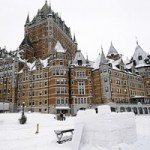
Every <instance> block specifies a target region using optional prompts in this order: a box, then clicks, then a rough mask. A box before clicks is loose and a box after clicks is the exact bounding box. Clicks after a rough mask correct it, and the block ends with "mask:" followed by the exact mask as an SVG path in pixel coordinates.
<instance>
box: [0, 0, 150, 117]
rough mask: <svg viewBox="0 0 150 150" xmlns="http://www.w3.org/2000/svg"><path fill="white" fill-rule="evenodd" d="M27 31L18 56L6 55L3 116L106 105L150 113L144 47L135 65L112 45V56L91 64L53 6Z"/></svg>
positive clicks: (2, 57)
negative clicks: (22, 112)
mask: <svg viewBox="0 0 150 150" xmlns="http://www.w3.org/2000/svg"><path fill="white" fill-rule="evenodd" d="M24 28H25V34H24V39H23V41H22V42H21V44H20V46H19V49H18V50H16V51H13V52H8V51H7V50H6V49H5V48H4V49H0V89H1V90H0V112H2V111H11V112H14V111H20V110H21V109H22V107H21V106H22V103H23V102H25V106H26V107H25V110H26V111H32V112H44V113H53V114H59V113H61V112H62V113H65V114H68V115H69V114H72V115H76V113H77V111H78V110H80V109H89V108H96V106H98V105H101V104H108V105H110V106H111V109H112V110H113V111H133V112H134V113H136V114H149V113H150V56H149V55H148V54H147V53H146V52H145V51H144V50H143V49H142V48H141V47H140V45H139V44H138V43H137V46H136V48H135V52H134V54H133V57H132V58H131V59H130V60H129V59H127V60H126V61H123V59H122V56H121V55H120V54H119V53H118V51H117V50H116V49H115V47H114V46H113V44H112V43H111V45H110V48H109V50H108V54H107V55H106V56H105V54H104V52H103V49H102V50H101V54H100V55H99V56H98V57H97V58H96V60H94V61H90V60H89V59H88V57H87V58H85V57H84V56H83V54H82V52H81V50H78V47H77V42H76V38H75V36H73V37H72V35H71V30H70V28H69V27H67V25H66V24H65V22H64V21H63V20H62V19H61V17H59V15H58V13H55V12H54V11H53V10H52V9H51V6H49V5H48V4H47V1H46V2H45V4H44V6H43V7H42V8H41V9H39V10H38V12H37V14H36V16H35V17H34V18H33V19H32V20H31V21H30V19H29V15H28V16H27V20H26V23H25V26H24ZM6 104H9V107H6V106H5V105H6Z"/></svg>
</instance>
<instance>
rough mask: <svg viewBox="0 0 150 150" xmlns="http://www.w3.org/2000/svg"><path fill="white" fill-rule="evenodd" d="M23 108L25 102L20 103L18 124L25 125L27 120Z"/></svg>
mask: <svg viewBox="0 0 150 150" xmlns="http://www.w3.org/2000/svg"><path fill="white" fill-rule="evenodd" d="M24 107H25V102H23V103H22V114H21V118H20V119H19V122H20V124H25V123H26V121H27V118H26V116H25V115H24Z"/></svg>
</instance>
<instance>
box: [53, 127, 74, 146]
mask: <svg viewBox="0 0 150 150" xmlns="http://www.w3.org/2000/svg"><path fill="white" fill-rule="evenodd" d="M73 131H74V129H67V130H54V132H55V134H56V136H57V139H58V141H57V143H59V144H62V143H63V142H67V141H71V140H72V135H73ZM65 133H71V135H69V136H67V134H65ZM64 134H65V135H66V136H63V135H64Z"/></svg>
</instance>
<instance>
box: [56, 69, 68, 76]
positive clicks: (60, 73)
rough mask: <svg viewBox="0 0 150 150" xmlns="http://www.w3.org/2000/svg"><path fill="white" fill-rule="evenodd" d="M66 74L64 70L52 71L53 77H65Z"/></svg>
mask: <svg viewBox="0 0 150 150" xmlns="http://www.w3.org/2000/svg"><path fill="white" fill-rule="evenodd" d="M66 74H67V72H66V71H65V70H53V75H66Z"/></svg>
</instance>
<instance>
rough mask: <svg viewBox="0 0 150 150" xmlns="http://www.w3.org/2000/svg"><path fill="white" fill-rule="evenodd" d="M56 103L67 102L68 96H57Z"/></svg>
mask: <svg viewBox="0 0 150 150" xmlns="http://www.w3.org/2000/svg"><path fill="white" fill-rule="evenodd" d="M56 104H68V98H67V97H57V98H56Z"/></svg>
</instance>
